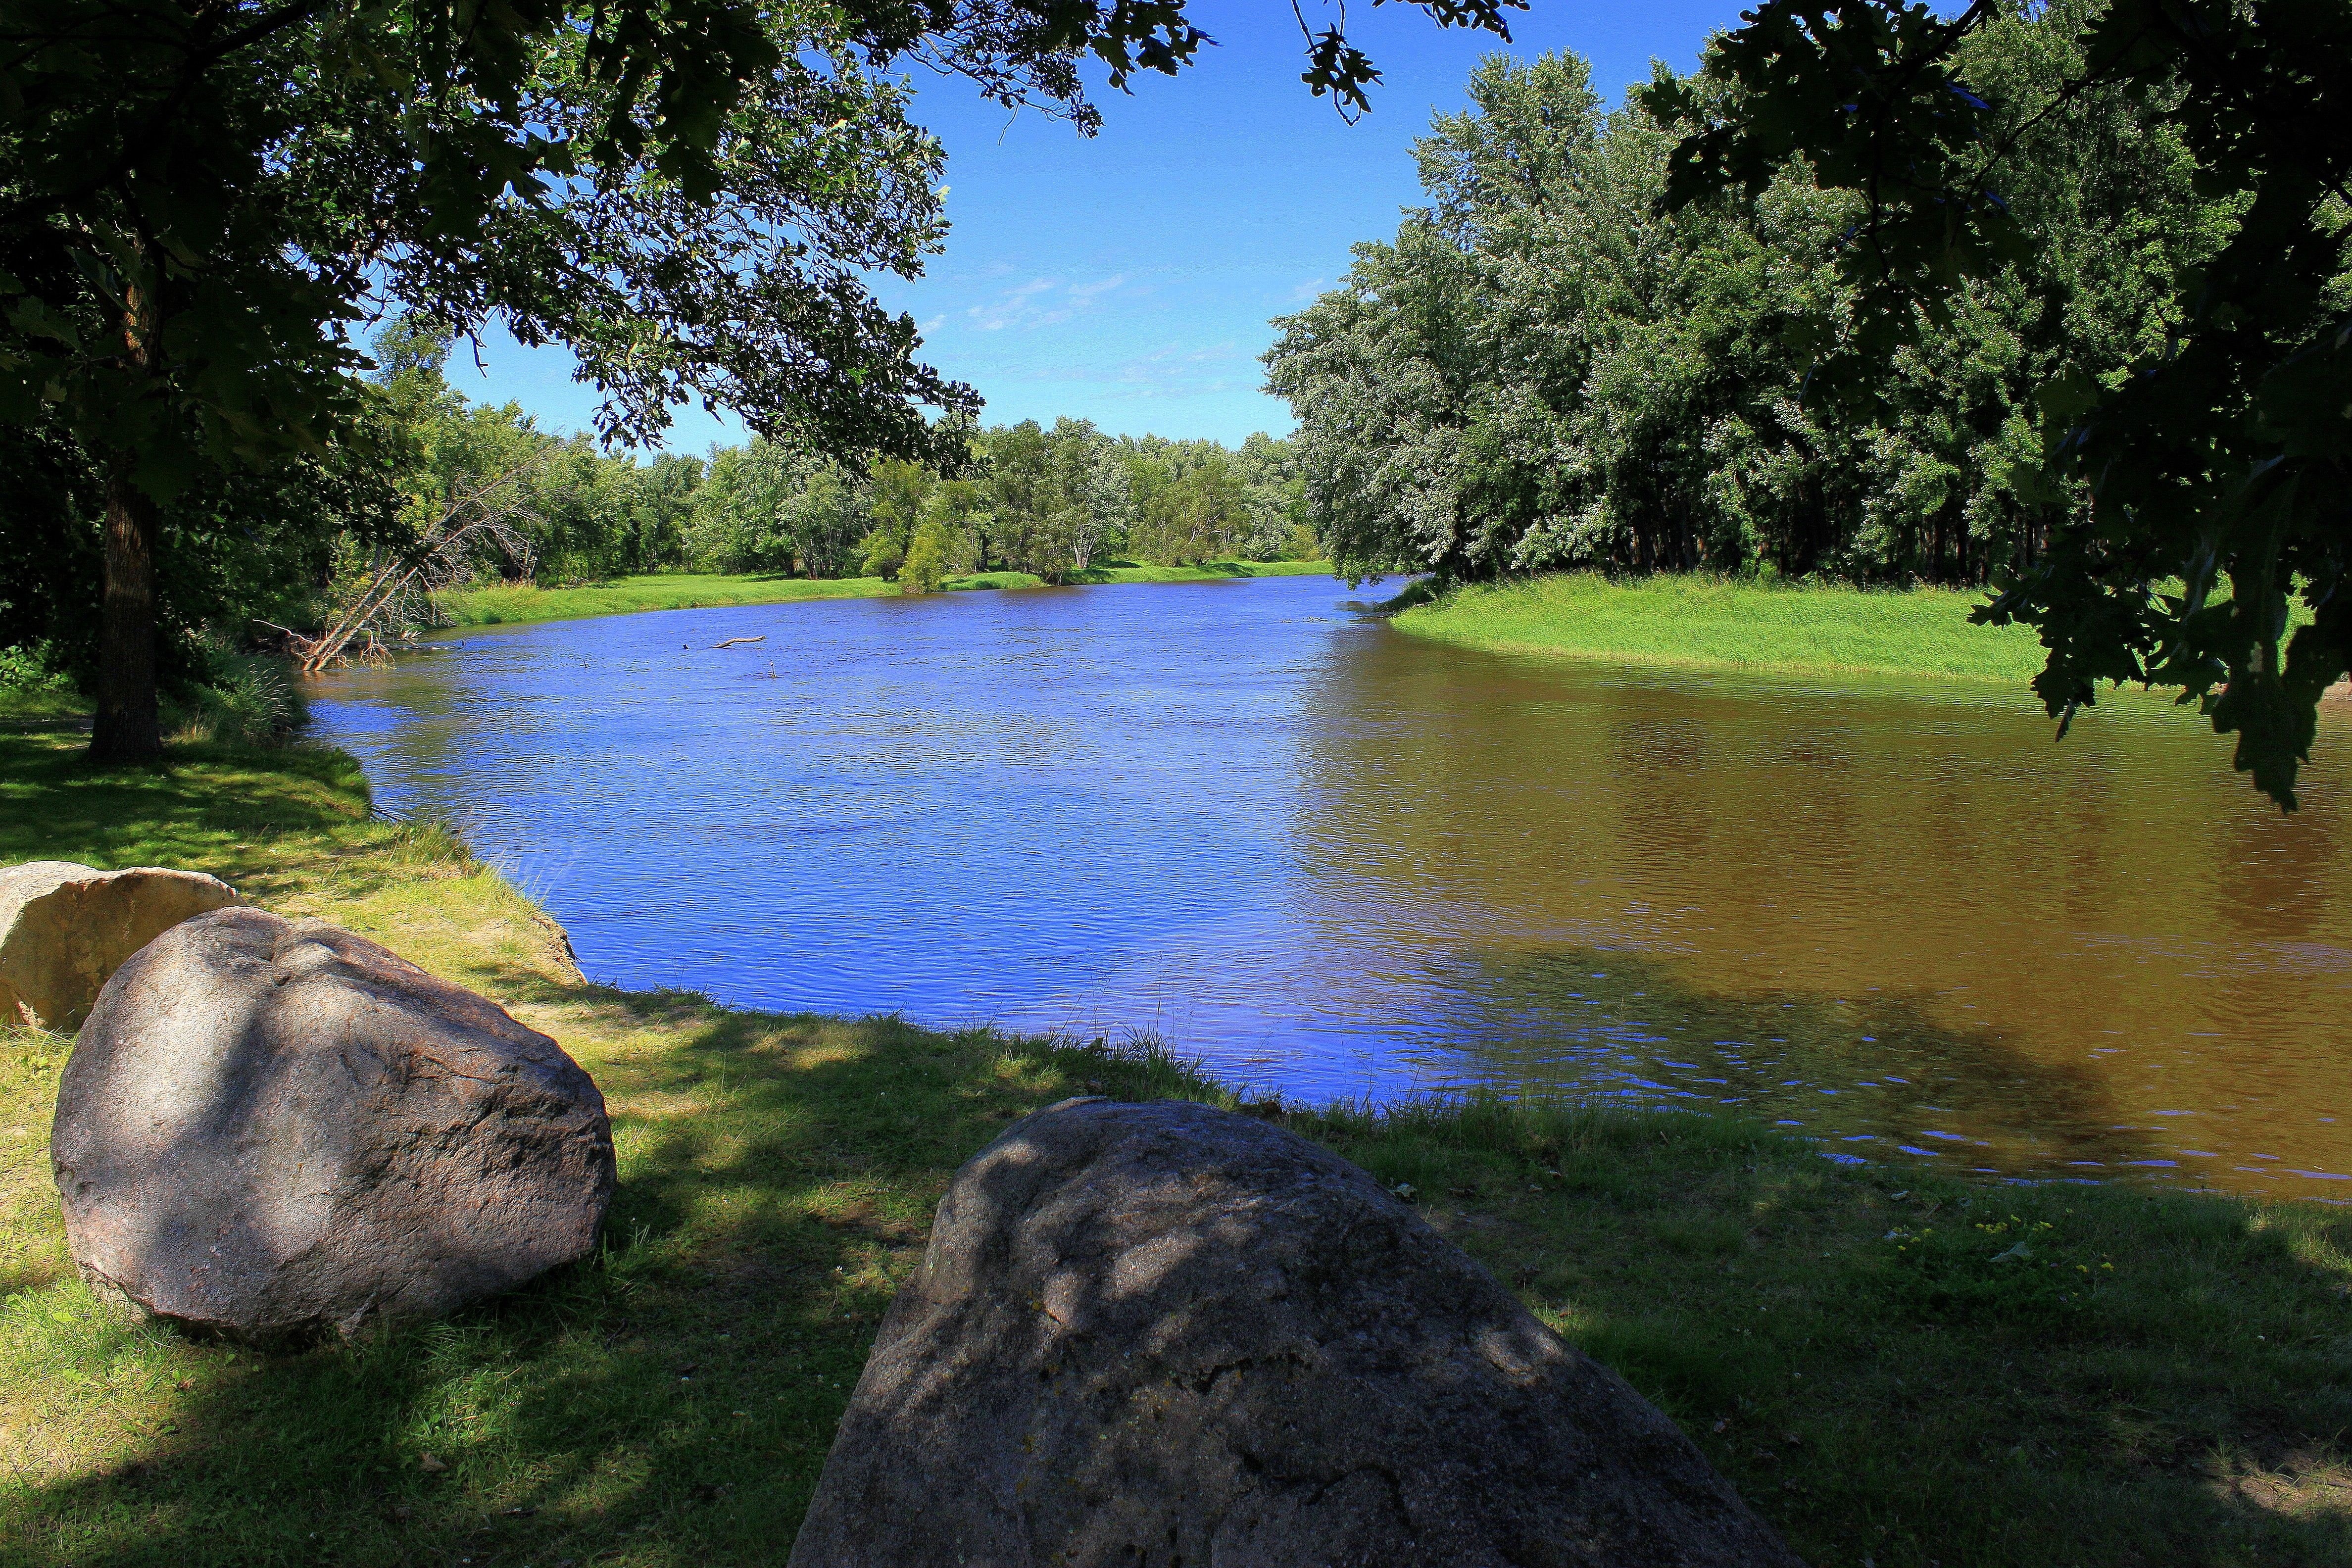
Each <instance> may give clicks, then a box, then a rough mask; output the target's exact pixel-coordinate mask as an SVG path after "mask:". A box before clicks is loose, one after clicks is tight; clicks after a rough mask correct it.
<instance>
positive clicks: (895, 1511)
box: [792, 1100, 1801, 1568]
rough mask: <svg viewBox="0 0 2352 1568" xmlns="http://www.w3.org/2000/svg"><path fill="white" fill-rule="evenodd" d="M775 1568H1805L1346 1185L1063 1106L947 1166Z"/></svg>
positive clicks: (1666, 1444)
mask: <svg viewBox="0 0 2352 1568" xmlns="http://www.w3.org/2000/svg"><path fill="white" fill-rule="evenodd" d="M792 1563H793V1568H933V1565H937V1568H946V1565H948V1564H957V1565H960V1568H1015V1565H1020V1568H1030V1565H1032V1564H1055V1565H1056V1568H1089V1565H1094V1564H1101V1565H1105V1568H1108V1565H1109V1564H1114V1563H1116V1564H1119V1565H1121V1568H1146V1565H1148V1568H1177V1565H1179V1564H1198V1565H1200V1568H1209V1565H1210V1564H1216V1565H1217V1568H1341V1565H1347V1568H1359V1565H1362V1568H1402V1565H1405V1564H1429V1565H1431V1568H1436V1565H1439V1564H1444V1568H1504V1565H1505V1564H1510V1565H1512V1568H1553V1565H1560V1568H1565V1565H1568V1564H1577V1565H1580V1568H1592V1565H1599V1564H1608V1565H1609V1568H1662V1565H1666V1564H1674V1565H1676V1568H1685V1565H1686V1568H1699V1565H1701V1564H1706V1565H1709V1568H1717V1565H1729V1564H1740V1565H1743V1568H1748V1565H1752V1568H1766V1565H1769V1568H1801V1565H1800V1564H1799V1563H1798V1561H1797V1559H1796V1558H1795V1557H1794V1556H1793V1555H1792V1554H1791V1553H1790V1552H1789V1550H1788V1549H1787V1548H1786V1547H1785V1546H1783V1545H1782V1544H1781V1543H1780V1541H1779V1539H1778V1538H1777V1537H1775V1536H1774V1535H1773V1533H1772V1531H1770V1530H1769V1528H1768V1527H1766V1526H1765V1525H1764V1524H1763V1523H1762V1522H1761V1521H1759V1520H1758V1519H1757V1517H1756V1516H1755V1515H1754V1514H1753V1513H1751V1512H1749V1511H1748V1508H1747V1506H1746V1505H1745V1504H1743V1503H1742V1502H1741V1501H1740V1500H1739V1498H1738V1494H1737V1493H1735V1492H1734V1491H1733V1490H1732V1489H1731V1486H1730V1484H1729V1483H1728V1482H1727V1481H1726V1480H1724V1479H1723V1478H1722V1477H1721V1476H1719V1475H1717V1473H1716V1472H1715V1471H1714V1470H1713V1469H1712V1468H1710V1467H1709V1466H1708V1465H1707V1463H1706V1459H1705V1458H1703V1457H1702V1456H1701V1455H1700V1453H1699V1452H1698V1450H1697V1449H1696V1447H1693V1446H1692V1445H1691V1443H1690V1441H1689V1440H1688V1439H1687V1438H1685V1436H1683V1435H1682V1433H1681V1432H1680V1431H1678V1430H1676V1428H1675V1426H1674V1424H1673V1423H1672V1422H1670V1421H1668V1420H1667V1419H1666V1418H1665V1416H1664V1415H1661V1414H1660V1413H1659V1412H1658V1411H1657V1410H1656V1409H1655V1408H1654V1407H1653V1406H1651V1405H1648V1404H1647V1403H1645V1402H1644V1401H1643V1399H1642V1397H1641V1396H1640V1395H1639V1394H1635V1393H1634V1392H1633V1389H1632V1388H1631V1387H1630V1386H1628V1385H1627V1384H1626V1383H1625V1382H1624V1380H1623V1379H1622V1378H1620V1377H1619V1376H1618V1375H1617V1374H1616V1373H1613V1372H1611V1371H1610V1370H1609V1369H1608V1368H1606V1367H1604V1366H1602V1365H1601V1364H1600V1363H1597V1362H1595V1361H1593V1360H1591V1358H1590V1357H1588V1356H1585V1355H1583V1354H1582V1353H1580V1352H1578V1351H1575V1350H1573V1349H1571V1348H1570V1347H1569V1346H1568V1345H1566V1344H1563V1343H1562V1342H1560V1341H1559V1339H1558V1338H1557V1337H1556V1336H1554V1335H1553V1334H1552V1333H1550V1332H1549V1331H1547V1330H1546V1329H1545V1328H1544V1327H1543V1325H1542V1324H1540V1323H1538V1322H1537V1321H1536V1320H1535V1319H1534V1318H1533V1317H1532V1316H1531V1315H1529V1313H1528V1310H1526V1309H1525V1308H1524V1307H1522V1306H1521V1305H1520V1304H1519V1303H1518V1301H1517V1300H1516V1299H1515V1298H1513V1297H1512V1296H1511V1294H1510V1293H1509V1292H1508V1291H1507V1290H1505V1289H1503V1288H1502V1287H1501V1286H1500V1285H1498V1284H1496V1281H1495V1279H1494V1278H1493V1277H1492V1276H1491V1275H1489V1274H1487V1273H1486V1270H1485V1269H1483V1268H1479V1267H1478V1265H1477V1264H1475V1263H1474V1262H1472V1261H1471V1260H1470V1259H1469V1258H1466V1257H1465V1256H1464V1255H1463V1254H1462V1253H1461V1252H1460V1251H1458V1250H1457V1249H1456V1248H1454V1247H1453V1246H1452V1245H1450V1244H1449V1243H1448V1242H1446V1241H1445V1240H1444V1238H1443V1237H1440V1236H1438V1235H1437V1234H1436V1232H1434V1231H1433V1230H1432V1229H1431V1228H1430V1227H1429V1226H1428V1225H1426V1224H1425V1223H1423V1220H1422V1219H1421V1218H1420V1216H1418V1215H1415V1214H1414V1213H1413V1212H1412V1210H1411V1209H1410V1208H1408V1207H1407V1206H1406V1205H1403V1204H1402V1203H1399V1202H1398V1201H1397V1200H1396V1199H1395V1198H1393V1197H1391V1196H1390V1195H1389V1194H1387V1193H1385V1192H1383V1191H1382V1190H1381V1187H1380V1185H1379V1184H1378V1183H1376V1182H1374V1181H1373V1180H1372V1179H1371V1178H1370V1176H1368V1175H1366V1174H1365V1173H1363V1172H1361V1171H1360V1170H1358V1169H1357V1168H1356V1167H1354V1166H1352V1165H1350V1164H1349V1163H1346V1162H1345V1161H1343V1160H1340V1159H1339V1158H1337V1157H1336V1156H1334V1155H1332V1154H1329V1153H1328V1152H1324V1151H1323V1150H1320V1149H1318V1148H1317V1147H1316V1146H1315V1145H1313V1144H1311V1143H1308V1142H1306V1141H1304V1140H1303V1139H1300V1138H1297V1137H1296V1136H1294V1135H1293V1134H1291V1133H1289V1132H1286V1131H1282V1130H1280V1129H1278V1128H1276V1127H1273V1126H1270V1125H1268V1124H1266V1123H1265V1122H1262V1121H1255V1120H1252V1119H1250V1118H1247V1117H1243V1116H1236V1115H1233V1114H1230V1113H1228V1112H1223V1111H1218V1110H1211V1109H1208V1108H1206V1107H1203V1106H1199V1105H1187V1104H1175V1103H1160V1104H1152V1105H1122V1104H1114V1103H1111V1102H1109V1101H1106V1100H1073V1101H1066V1102H1065V1103H1064V1104H1062V1105H1059V1106H1055V1108H1053V1109H1052V1110H1045V1111H1041V1112H1039V1113H1038V1114H1036V1115H1034V1116H1032V1117H1030V1118H1028V1119H1027V1120H1026V1121H1022V1122H1019V1123H1017V1124H1016V1125H1014V1126H1013V1127H1012V1128H1011V1129H1009V1130H1008V1131H1006V1132H1005V1133H1004V1134H1003V1136H1002V1137H1000V1138H999V1139H997V1141H996V1142H993V1143H992V1144H990V1145H989V1146H988V1147H987V1148H986V1149H984V1150H982V1151H981V1152H980V1153H979V1154H977V1155H976V1156H974V1157H973V1159H972V1160H971V1163H969V1164H967V1165H965V1166H964V1168H963V1169H962V1170H961V1172H959V1173H957V1175H956V1178H955V1181H954V1183H953V1184H952V1185H951V1186H950V1188H949V1191H948V1194H947V1196H946V1198H945V1199H944V1200H943V1201H942V1202H941V1203H940V1208H939V1215H938V1220H937V1223H936V1225H935V1226H934V1228H933V1230H932V1233H931V1242H930V1248H929V1252H928V1253H927V1254H926V1255H925V1257H924V1259H923V1264H922V1267H921V1268H920V1269H919V1271H918V1272H917V1273H916V1274H915V1275H914V1276H913V1278H911V1279H909V1280H908V1282H907V1284H906V1286H905V1287H904V1288H903V1289H901V1290H900V1291H899V1293H898V1300H896V1301H895V1302H894V1303H893V1304H892V1306H891V1308H890V1312H889V1315H888V1317H887V1319H886V1320H885V1321H884V1322H883V1325H882V1331H881V1335H880V1337H879V1339H878V1340H877V1342H876V1344H875V1347H874V1354H873V1357H872V1359H871V1360H870V1361H868V1362H867V1363H866V1373H865V1376H864V1377H862V1378H861V1379H860V1380H859V1381H858V1384H857V1390H856V1394H854V1395H853V1396H852V1398H851V1400H850V1405H849V1409H848V1412H847V1414H846V1415H845V1416H844V1418H843V1420H842V1424H841V1427H840V1431H839V1433H838V1435H837V1436H835V1441H834V1446H833V1452H832V1455H831V1456H830V1457H829V1458H827V1459H826V1461H825V1467H824V1475H823V1477H822V1478H821V1479H819V1481H818V1483H817V1490H816V1497H815V1500H814V1502H813V1503H812V1504H811V1505H810V1507H809V1511H808V1517H807V1520H806V1521H805V1522H804V1523H803V1525H802V1527H801V1533H800V1538H799V1540H798V1541H797V1542H795V1543H794V1545H793V1554H792Z"/></svg>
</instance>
